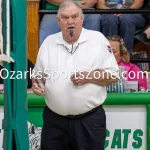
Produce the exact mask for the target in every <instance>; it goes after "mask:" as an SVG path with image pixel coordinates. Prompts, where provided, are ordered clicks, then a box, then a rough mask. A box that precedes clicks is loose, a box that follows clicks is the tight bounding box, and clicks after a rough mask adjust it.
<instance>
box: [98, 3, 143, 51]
mask: <svg viewBox="0 0 150 150" xmlns="http://www.w3.org/2000/svg"><path fill="white" fill-rule="evenodd" d="M143 2H144V0H106V1H105V0H98V4H97V8H99V9H140V8H141V7H142V5H143ZM144 25H145V19H144V17H143V16H142V15H141V14H103V15H102V18H101V28H102V33H103V34H104V35H105V36H112V35H120V36H121V37H122V38H123V39H124V42H125V44H126V46H127V49H128V51H129V52H132V51H133V42H134V34H135V31H136V29H137V28H142V27H144Z"/></svg>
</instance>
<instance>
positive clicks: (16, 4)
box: [11, 0, 29, 150]
mask: <svg viewBox="0 0 150 150" xmlns="http://www.w3.org/2000/svg"><path fill="white" fill-rule="evenodd" d="M11 7H12V25H13V29H12V38H13V50H12V56H14V58H15V64H14V66H13V70H14V71H15V72H16V76H15V78H16V79H14V80H13V89H12V90H13V91H12V93H13V95H12V96H13V103H12V106H13V107H12V108H13V109H12V116H13V118H14V121H15V126H16V129H15V130H14V135H15V136H14V139H15V144H16V149H17V150H28V149H29V139H28V136H29V135H28V128H27V118H28V115H27V91H26V90H27V88H26V87H27V82H26V77H24V72H25V71H26V70H27V65H26V64H27V51H26V44H27V43H26V36H27V34H26V0H11ZM18 72H22V75H23V76H22V77H18V76H17V75H18Z"/></svg>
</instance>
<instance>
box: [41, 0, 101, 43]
mask: <svg viewBox="0 0 150 150" xmlns="http://www.w3.org/2000/svg"><path fill="white" fill-rule="evenodd" d="M63 1H64V0H46V6H45V9H47V10H48V9H49V10H55V9H58V7H59V5H60V4H61V3H62V2H63ZM76 1H77V0H76ZM77 3H79V5H80V7H81V8H82V9H89V8H94V7H95V5H96V4H97V0H81V1H79V2H77ZM100 19H101V15H100V14H85V16H84V22H83V27H84V28H86V29H89V30H95V31H99V30H100ZM57 32H60V27H59V25H58V23H57V21H56V14H45V15H44V16H43V18H42V21H41V24H40V45H41V44H42V42H43V41H44V39H45V38H46V37H47V36H49V35H51V34H54V33H57Z"/></svg>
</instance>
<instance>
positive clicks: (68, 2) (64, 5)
mask: <svg viewBox="0 0 150 150" xmlns="http://www.w3.org/2000/svg"><path fill="white" fill-rule="evenodd" d="M70 6H76V7H77V8H78V9H79V11H80V14H83V11H82V8H81V7H80V5H79V4H78V3H76V2H74V1H72V0H65V1H64V2H63V3H61V4H60V6H59V9H58V12H57V17H58V18H59V17H60V10H61V9H63V8H67V7H70Z"/></svg>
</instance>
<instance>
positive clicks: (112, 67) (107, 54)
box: [102, 40, 119, 79]
mask: <svg viewBox="0 0 150 150" xmlns="http://www.w3.org/2000/svg"><path fill="white" fill-rule="evenodd" d="M102 50H103V55H102V58H103V65H102V67H103V68H102V69H103V70H104V71H106V72H109V73H110V74H111V75H113V76H115V77H117V78H118V79H119V67H118V64H117V62H116V59H115V57H114V54H113V51H112V48H111V46H110V44H109V42H108V41H107V40H106V41H104V43H103V44H102Z"/></svg>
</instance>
